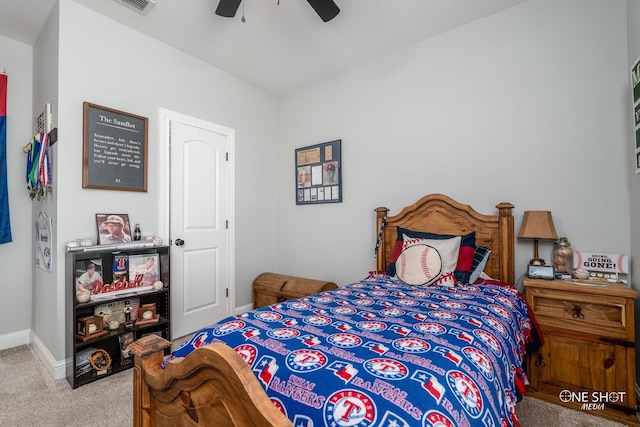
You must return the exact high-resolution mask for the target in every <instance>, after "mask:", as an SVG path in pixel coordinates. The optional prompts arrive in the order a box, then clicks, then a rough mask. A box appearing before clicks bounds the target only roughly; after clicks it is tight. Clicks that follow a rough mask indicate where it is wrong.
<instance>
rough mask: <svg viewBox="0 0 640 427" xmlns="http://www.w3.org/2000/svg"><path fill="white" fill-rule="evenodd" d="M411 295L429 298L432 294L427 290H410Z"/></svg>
mask: <svg viewBox="0 0 640 427" xmlns="http://www.w3.org/2000/svg"><path fill="white" fill-rule="evenodd" d="M409 295H411V296H412V297H417V298H427V297H428V296H429V295H431V294H430V293H429V292H427V291H423V290H419V291H411V292H409Z"/></svg>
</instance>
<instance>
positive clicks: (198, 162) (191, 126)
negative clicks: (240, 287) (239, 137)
mask: <svg viewBox="0 0 640 427" xmlns="http://www.w3.org/2000/svg"><path fill="white" fill-rule="evenodd" d="M169 134H170V136H169V139H170V149H169V152H170V154H169V156H170V162H169V163H170V166H169V169H170V172H169V174H170V178H169V181H170V184H169V185H170V195H169V205H170V209H169V215H170V216H169V233H170V242H171V245H172V246H171V335H172V337H173V338H179V337H182V336H185V335H188V334H190V333H192V332H195V331H197V330H198V329H200V328H203V327H205V326H207V325H210V324H212V323H214V322H216V321H218V320H220V319H222V318H223V317H226V316H228V315H229V314H230V311H231V310H230V301H232V299H230V298H229V297H230V293H229V291H230V287H231V284H232V280H231V278H232V276H233V274H232V269H231V265H230V264H231V260H232V256H231V253H230V252H231V247H232V245H231V241H232V234H231V230H230V228H229V227H230V224H229V223H230V220H231V214H230V213H231V212H233V210H232V206H231V204H232V203H231V202H230V201H231V200H232V198H231V197H230V191H231V190H230V188H232V187H230V184H231V181H232V180H231V176H230V175H231V174H230V170H231V167H230V165H229V152H230V151H231V150H230V148H231V147H232V145H233V138H234V131H233V130H231V129H228V128H223V127H220V126H216V125H213V124H211V123H206V122H204V123H203V122H201V121H198V120H195V119H194V120H188V119H184V118H183V119H180V120H175V119H170V120H169Z"/></svg>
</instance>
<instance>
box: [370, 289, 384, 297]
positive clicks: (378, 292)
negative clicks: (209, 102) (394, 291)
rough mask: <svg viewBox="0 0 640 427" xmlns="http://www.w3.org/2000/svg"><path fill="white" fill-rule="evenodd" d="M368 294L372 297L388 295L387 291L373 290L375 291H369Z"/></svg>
mask: <svg viewBox="0 0 640 427" xmlns="http://www.w3.org/2000/svg"><path fill="white" fill-rule="evenodd" d="M369 294H370V295H371V296H374V297H386V296H387V295H389V292H388V291H381V290H375V291H371V292H369Z"/></svg>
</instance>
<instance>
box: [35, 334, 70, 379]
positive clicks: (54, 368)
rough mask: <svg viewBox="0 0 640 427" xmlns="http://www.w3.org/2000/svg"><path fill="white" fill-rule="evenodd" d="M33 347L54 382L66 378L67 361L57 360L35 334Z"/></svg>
mask: <svg viewBox="0 0 640 427" xmlns="http://www.w3.org/2000/svg"><path fill="white" fill-rule="evenodd" d="M31 347H32V348H33V351H35V352H36V355H37V356H38V359H40V361H41V362H42V364H43V365H44V367H45V369H46V370H47V371H48V372H49V373H50V374H51V376H52V377H53V379H54V380H59V379H62V378H64V377H65V376H66V365H67V362H66V361H65V360H62V361H60V360H56V359H55V358H54V357H53V355H52V354H51V352H50V351H49V349H48V348H47V347H46V346H45V345H44V343H43V342H42V341H41V340H40V338H38V337H37V335H35V334H34V335H33V340H32V344H31Z"/></svg>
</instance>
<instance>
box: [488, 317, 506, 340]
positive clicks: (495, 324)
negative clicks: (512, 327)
mask: <svg viewBox="0 0 640 427" xmlns="http://www.w3.org/2000/svg"><path fill="white" fill-rule="evenodd" d="M482 320H484V321H485V323H486V324H487V325H489V326H491V328H492V329H493V330H494V331H496V332H498V333H499V334H500V335H502V336H503V337H505V338H508V337H509V333H508V332H507V328H505V327H504V325H503V324H502V323H500V322H499V321H498V320H497V319H494V318H493V317H490V316H482Z"/></svg>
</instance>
